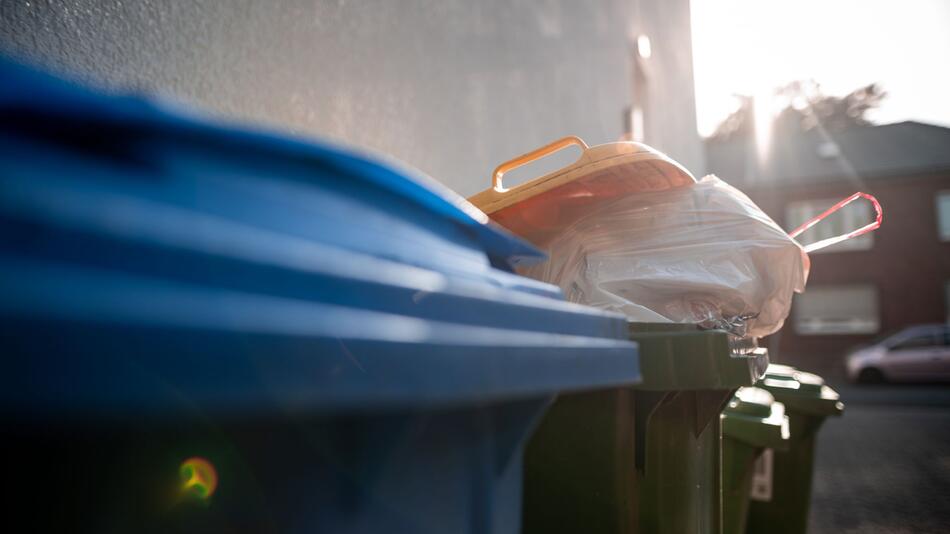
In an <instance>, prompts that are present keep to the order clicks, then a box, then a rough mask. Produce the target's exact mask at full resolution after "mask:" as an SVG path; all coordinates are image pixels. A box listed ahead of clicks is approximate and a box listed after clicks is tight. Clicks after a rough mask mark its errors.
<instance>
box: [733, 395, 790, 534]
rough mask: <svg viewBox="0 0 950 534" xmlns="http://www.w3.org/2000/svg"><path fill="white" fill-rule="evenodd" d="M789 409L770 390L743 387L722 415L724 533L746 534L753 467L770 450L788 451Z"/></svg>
mask: <svg viewBox="0 0 950 534" xmlns="http://www.w3.org/2000/svg"><path fill="white" fill-rule="evenodd" d="M788 438H789V429H788V416H786V415H785V406H784V405H783V404H782V403H780V402H775V398H774V397H773V396H772V394H771V393H769V392H768V391H766V390H764V389H761V388H757V387H745V388H739V390H738V391H736V394H735V395H734V396H733V397H732V400H730V401H729V405H728V406H726V409H725V410H724V411H723V414H722V514H723V532H725V534H741V533H743V532H745V524H746V516H747V514H748V512H749V492H750V491H751V489H752V473H753V464H754V463H755V460H756V458H758V457H759V455H760V454H761V453H762V451H764V450H765V449H766V448H770V449H774V450H782V451H784V450H786V449H787V448H788Z"/></svg>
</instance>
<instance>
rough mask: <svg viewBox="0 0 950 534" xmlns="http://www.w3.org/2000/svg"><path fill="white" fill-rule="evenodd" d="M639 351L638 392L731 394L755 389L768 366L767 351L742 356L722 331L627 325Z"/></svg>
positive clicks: (692, 326) (672, 326)
mask: <svg viewBox="0 0 950 534" xmlns="http://www.w3.org/2000/svg"><path fill="white" fill-rule="evenodd" d="M628 326H629V333H630V339H632V340H634V341H636V342H637V343H638V344H639V346H640V374H641V376H642V377H643V381H642V382H641V383H640V385H638V386H636V387H637V389H643V390H651V391H659V390H664V391H682V390H699V389H704V390H729V389H735V388H738V387H742V386H751V385H753V384H755V383H756V381H758V380H759V379H760V378H761V377H762V376H763V375H764V373H765V370H766V368H767V367H768V363H769V356H768V351H766V350H765V349H764V348H759V349H755V350H748V351H740V350H737V349H736V348H735V347H734V344H733V343H731V341H730V336H731V335H730V334H729V333H727V332H725V331H723V330H702V329H700V328H699V327H698V326H696V325H693V324H678V323H628Z"/></svg>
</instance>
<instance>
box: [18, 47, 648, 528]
mask: <svg viewBox="0 0 950 534" xmlns="http://www.w3.org/2000/svg"><path fill="white" fill-rule="evenodd" d="M0 78H2V79H4V84H3V88H2V89H0V113H3V115H4V117H5V120H4V121H2V122H0V221H2V223H0V336H2V337H3V339H4V351H5V353H4V356H5V358H4V366H5V368H4V373H2V374H0V421H2V423H3V426H2V431H0V433H2V435H0V437H2V438H3V439H4V441H5V443H8V444H12V448H13V453H12V454H13V456H12V457H15V458H17V459H18V461H16V462H11V465H8V467H7V471H6V473H7V476H8V477H10V480H16V481H17V486H18V490H17V492H16V495H14V496H13V497H12V498H11V499H7V500H6V501H5V502H4V505H3V510H4V511H5V512H7V514H8V516H11V517H12V516H13V515H14V514H15V513H17V510H22V509H24V508H29V507H30V505H31V504H35V503H36V502H37V501H38V500H39V499H41V500H42V502H43V503H44V505H45V506H47V507H48V509H50V510H55V511H56V513H50V514H40V515H37V516H35V517H33V518H32V519H31V521H33V527H34V528H35V529H36V530H39V531H54V530H59V531H64V530H65V531H71V532H85V531H92V532H176V531H188V532H192V531H203V532H229V531H239V532H329V531H332V532H342V533H362V532H413V533H415V532H501V533H513V532H517V531H518V529H519V527H520V515H521V494H522V484H521V481H522V472H523V469H522V457H523V449H524V445H525V442H526V439H527V437H528V436H529V435H530V432H531V430H532V429H533V428H534V426H535V425H536V424H537V421H538V418H539V417H540V415H541V414H542V413H543V412H544V410H545V408H546V407H547V406H548V405H549V404H550V402H551V401H552V399H553V398H554V396H555V395H556V394H558V393H560V392H575V391H584V390H592V389H597V388H612V387H620V386H629V385H632V384H635V383H636V382H637V381H638V380H639V365H638V361H637V352H636V345H635V344H634V343H632V342H630V341H629V339H628V338H627V335H626V323H625V321H624V320H623V319H622V318H621V317H619V316H616V315H611V314H607V313H603V312H600V311H596V310H592V309H590V308H586V307H583V306H577V305H573V304H569V303H566V302H564V301H563V299H562V298H561V296H560V292H559V291H558V290H557V289H556V288H553V287H551V286H548V285H546V284H540V283H537V282H535V281H532V280H528V279H524V278H522V277H520V276H517V275H515V274H514V273H513V272H512V267H511V264H512V263H513V262H515V261H518V260H526V259H530V258H537V256H538V254H537V252H536V251H535V250H534V249H533V248H532V247H531V246H529V245H526V244H525V243H523V242H521V241H520V240H518V239H516V238H513V237H512V236H510V235H508V234H506V233H503V232H500V231H498V230H496V229H494V228H492V227H491V226H489V225H486V224H485V220H484V216H480V214H479V213H478V212H477V211H474V210H471V209H470V207H468V206H467V205H466V204H465V202H464V201H463V200H461V199H460V198H458V197H456V196H453V195H452V194H450V193H449V192H446V191H442V190H440V189H439V188H438V187H437V186H436V185H433V184H427V183H426V182H425V181H424V179H414V178H412V177H410V176H407V175H406V174H405V172H404V171H401V170H397V169H395V168H393V167H391V166H389V165H385V164H382V163H380V162H377V161H374V160H372V159H370V158H367V157H364V156H358V155H355V154H352V153H349V152H346V151H342V150H340V149H337V148H333V147H328V146H321V145H311V144H307V143H302V142H298V141H294V140H289V139H286V138H282V137H276V136H272V135H267V134H261V133H255V132H248V131H244V130H239V129H233V128H225V127H221V126H217V125H214V124H209V123H206V122H201V121H198V120H194V119H190V118H187V117H182V116H179V115H176V114H173V113H169V112H168V111H166V110H164V109H162V108H159V107H157V106H155V105H153V104H150V103H149V102H146V101H142V100H138V99H132V98H124V97H111V96H103V95H99V94H96V93H92V92H88V91H85V90H82V89H79V88H76V87H74V86H72V85H70V84H67V83H65V82H62V81H59V80H55V79H52V78H48V77H46V76H43V75H40V74H37V73H35V72H32V71H28V70H25V69H22V68H20V67H17V66H14V65H10V64H8V63H5V62H2V61H0ZM479 217H480V219H479ZM190 457H201V458H204V459H206V460H207V461H209V462H210V463H211V464H212V465H213V466H214V467H215V469H216V472H217V481H218V482H217V487H216V490H215V491H214V492H213V493H212V494H211V495H210V496H209V497H208V498H207V499H197V500H196V499H193V498H191V497H189V496H188V495H189V494H186V493H184V491H185V490H184V489H183V488H182V486H181V484H182V481H181V480H179V477H180V473H179V467H180V466H181V464H182V462H183V461H184V460H186V459H187V458H190Z"/></svg>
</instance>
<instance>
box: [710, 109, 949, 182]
mask: <svg viewBox="0 0 950 534" xmlns="http://www.w3.org/2000/svg"><path fill="white" fill-rule="evenodd" d="M749 150H752V151H753V152H752V153H751V154H750V153H749ZM756 161H757V160H756V156H755V153H754V147H753V146H752V145H751V142H750V141H748V140H746V139H733V140H729V141H707V142H706V164H707V166H708V169H707V170H708V171H709V172H710V173H712V174H716V175H718V176H719V177H721V178H723V179H725V180H726V181H727V182H730V183H735V184H747V185H752V184H756V185H758V184H766V183H768V184H792V183H815V182H824V181H828V180H835V179H845V178H848V177H851V176H853V175H854V174H855V173H856V174H857V176H860V177H861V178H887V177H902V176H909V175H914V174H924V173H930V172H937V171H943V170H950V128H944V127H942V126H936V125H933V124H924V123H920V122H913V121H907V122H898V123H894V124H883V125H880V126H855V127H853V128H849V129H847V130H842V131H831V132H828V134H827V136H825V135H823V134H821V133H820V132H818V131H816V130H811V131H808V132H802V133H794V134H788V133H785V134H779V135H776V136H775V137H773V139H772V146H771V153H770V155H769V157H768V159H766V162H765V163H764V164H763V168H762V169H761V170H758V169H756V165H757V164H756Z"/></svg>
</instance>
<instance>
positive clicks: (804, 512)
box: [747, 365, 844, 534]
mask: <svg viewBox="0 0 950 534" xmlns="http://www.w3.org/2000/svg"><path fill="white" fill-rule="evenodd" d="M757 386H759V387H761V388H764V389H766V390H768V391H769V392H770V393H771V394H772V396H773V397H775V400H776V401H778V402H781V403H782V404H784V405H785V413H786V415H788V424H789V447H788V450H786V451H779V450H776V451H774V453H771V454H764V455H763V458H762V460H760V461H763V462H766V463H768V462H769V461H771V464H772V465H771V466H770V468H769V467H766V468H764V469H761V470H760V471H761V472H762V473H765V475H766V477H769V476H770V477H769V478H770V480H765V481H764V482H763V484H764V485H765V486H766V487H765V490H764V491H762V492H759V493H762V494H763V496H762V497H760V498H757V497H756V495H753V499H752V502H751V503H750V505H749V516H748V525H747V532H750V533H757V532H762V533H775V534H793V533H794V534H801V533H804V532H805V531H806V530H807V528H808V507H809V504H810V503H811V483H812V474H813V470H814V456H815V436H816V435H817V433H818V429H819V428H821V425H822V423H824V422H825V419H827V418H828V417H829V416H838V415H841V413H842V412H843V411H844V404H843V403H842V402H841V401H840V399H839V396H838V393H837V392H836V391H835V390H833V389H831V388H830V387H828V386H827V385H825V381H824V379H823V378H821V377H820V376H818V375H815V374H812V373H806V372H804V371H799V370H798V369H795V368H794V367H789V366H787V365H770V366H769V368H768V370H767V372H766V374H765V378H763V379H762V381H761V382H760V383H759V384H757Z"/></svg>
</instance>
